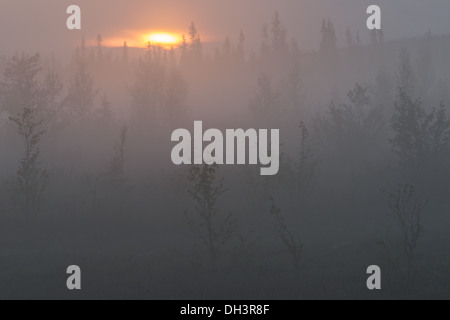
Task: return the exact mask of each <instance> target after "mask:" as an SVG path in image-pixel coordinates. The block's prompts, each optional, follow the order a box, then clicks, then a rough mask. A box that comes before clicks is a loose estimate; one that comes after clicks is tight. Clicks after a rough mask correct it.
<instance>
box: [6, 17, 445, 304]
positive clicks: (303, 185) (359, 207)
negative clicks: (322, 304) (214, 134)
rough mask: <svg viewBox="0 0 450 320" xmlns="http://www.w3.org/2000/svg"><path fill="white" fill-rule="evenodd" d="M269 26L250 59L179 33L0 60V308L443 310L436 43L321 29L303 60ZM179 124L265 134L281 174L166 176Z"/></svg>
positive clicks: (230, 43) (291, 38) (234, 46)
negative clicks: (254, 304) (128, 302)
mask: <svg viewBox="0 0 450 320" xmlns="http://www.w3.org/2000/svg"><path fill="white" fill-rule="evenodd" d="M267 20H268V21H267V23H266V24H264V26H262V28H261V39H260V47H259V48H258V49H257V50H255V49H252V48H250V47H249V46H248V45H247V39H246V33H245V30H242V31H241V32H240V33H239V34H234V35H231V36H230V37H226V38H225V39H224V40H223V42H222V44H221V45H220V46H217V48H216V49H215V50H206V48H205V44H204V42H203V41H202V37H201V34H202V31H201V30H198V29H197V27H196V24H195V23H194V22H193V23H192V24H191V25H190V26H187V28H186V29H187V30H186V35H185V36H183V42H182V43H181V45H180V46H178V47H173V48H172V49H167V48H163V47H160V46H155V45H152V44H150V43H149V45H148V47H147V48H146V49H136V48H132V47H128V46H127V43H126V42H124V45H123V47H119V48H112V47H107V46H104V45H103V44H102V36H101V35H99V36H98V37H97V39H96V42H97V45H95V46H92V45H87V44H86V43H87V42H86V40H92V39H85V38H84V37H80V41H79V44H78V45H77V47H76V48H73V51H72V55H71V57H69V58H63V57H58V56H55V55H53V56H44V55H41V54H40V53H37V52H17V53H16V54H14V55H2V56H0V150H1V152H0V163H1V166H0V298H1V299H14V298H30V299H38V298H50V299H52V298H64V299H73V298H80V299H81V298H83V299H84V298H93V299H111V298H114V299H117V298H119V299H122V298H123V299H136V298H137V299H383V298H389V299H392V298H394V299H395V298H399V299H419V298H438V299H443V298H446V299H448V298H450V287H449V286H448V283H449V281H450V273H449V268H450V256H449V254H448V252H449V249H450V248H449V246H450V235H449V233H448V226H449V223H450V215H449V212H450V210H449V209H450V201H449V191H450V161H449V159H450V118H449V106H450V90H449V89H450V86H449V85H450V83H449V80H450V64H448V56H449V55H450V35H433V34H432V33H431V32H424V34H423V35H422V36H417V37H412V38H405V39H397V40H389V41H386V40H385V35H384V30H372V31H368V30H366V31H364V32H366V33H367V32H369V33H370V35H369V37H367V38H369V39H370V41H364V40H362V39H363V38H364V39H365V38H366V37H365V35H364V36H363V35H362V34H360V33H359V32H355V31H354V30H351V29H348V30H347V31H346V32H340V31H339V32H338V31H337V30H335V27H334V24H333V21H332V20H331V19H324V20H323V22H322V23H318V24H317V28H316V32H317V34H318V38H319V39H321V40H320V43H318V45H317V48H316V49H315V50H311V51H304V50H300V49H299V45H298V43H297V41H296V40H295V30H287V28H286V27H285V25H284V24H283V20H282V17H281V16H280V15H278V14H277V13H274V14H273V16H272V17H268V19H267ZM344 31H345V30H344ZM386 32H387V31H386ZM340 34H345V41H344V42H345V45H344V46H338V35H340ZM195 121H203V122H204V125H205V127H208V128H218V129H219V130H222V132H225V131H226V130H227V129H229V128H243V129H246V128H256V129H269V130H270V129H279V130H280V131H279V134H280V137H279V138H280V163H279V171H278V174H276V175H270V176H264V175H261V174H260V169H261V168H260V166H259V165H258V166H254V165H253V166H252V165H248V164H247V165H244V164H243V165H226V166H218V165H209V164H203V165H175V164H174V163H173V162H172V161H171V151H172V148H173V147H174V146H175V144H174V143H173V142H172V141H171V135H172V132H173V131H174V130H176V129H178V128H188V130H191V128H192V127H193V124H194V122H195ZM266 151H267V150H266ZM447 210H449V211H447ZM70 265H78V266H80V268H81V270H82V277H83V278H82V279H83V280H82V281H83V290H81V291H80V292H70V291H68V290H67V288H66V287H65V283H66V279H67V275H66V273H65V271H66V268H67V267H68V266H70ZM371 265H378V266H380V268H381V270H382V279H383V280H382V281H383V282H382V290H380V291H376V292H375V291H369V290H367V287H366V280H367V274H366V269H367V267H368V266H371Z"/></svg>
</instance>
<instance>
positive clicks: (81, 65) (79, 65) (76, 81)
mask: <svg viewBox="0 0 450 320" xmlns="http://www.w3.org/2000/svg"><path fill="white" fill-rule="evenodd" d="M75 67H76V71H75V74H74V75H73V77H72V79H71V81H70V86H69V88H68V94H67V97H66V99H65V101H64V104H65V106H66V107H67V109H68V111H69V112H70V113H71V114H72V115H73V116H74V117H75V118H77V119H78V120H81V121H83V120H86V119H88V118H89V117H90V116H91V115H92V112H93V107H94V100H95V98H96V96H97V94H98V90H96V89H94V79H93V78H92V76H91V75H90V73H89V70H88V63H87V59H86V55H85V48H84V45H82V47H81V50H77V54H76V56H75Z"/></svg>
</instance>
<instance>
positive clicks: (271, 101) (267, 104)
mask: <svg viewBox="0 0 450 320" xmlns="http://www.w3.org/2000/svg"><path fill="white" fill-rule="evenodd" d="M279 106H280V93H279V92H278V91H277V90H275V89H274V88H273V86H272V82H271V81H270V79H269V78H268V77H267V76H266V75H262V76H260V77H259V78H258V82H257V88H256V96H255V98H254V99H252V100H251V101H250V105H249V107H250V110H251V111H252V112H253V114H254V116H255V118H256V119H257V120H267V119H269V118H270V117H271V116H272V115H274V114H275V112H277V111H279V110H278V108H279Z"/></svg>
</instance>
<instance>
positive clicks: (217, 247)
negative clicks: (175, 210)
mask: <svg viewBox="0 0 450 320" xmlns="http://www.w3.org/2000/svg"><path fill="white" fill-rule="evenodd" d="M217 170H218V166H217V165H203V166H192V167H191V169H190V170H189V176H188V184H187V187H186V189H187V192H188V194H189V196H190V198H191V199H192V200H193V202H194V204H195V213H193V214H191V213H189V211H188V210H186V211H185V215H186V218H187V222H188V225H189V228H190V230H191V232H192V234H193V235H194V236H195V237H196V238H197V239H198V240H199V241H200V244H201V246H202V247H203V249H204V250H206V252H207V254H208V256H209V258H210V260H211V264H212V268H213V270H214V271H215V270H217V259H218V256H219V253H220V251H221V249H222V248H223V247H224V245H225V244H226V243H227V242H228V241H229V240H230V239H231V237H232V236H233V234H234V233H235V230H236V221H235V219H234V217H233V214H232V213H229V214H227V215H221V214H220V210H219V208H218V207H217V201H218V200H219V198H220V197H221V196H222V195H223V194H224V192H225V188H224V185H223V178H222V179H219V178H218V177H217Z"/></svg>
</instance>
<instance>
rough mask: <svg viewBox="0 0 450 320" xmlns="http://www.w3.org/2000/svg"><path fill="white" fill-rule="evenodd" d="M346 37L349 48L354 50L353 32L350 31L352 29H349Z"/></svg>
mask: <svg viewBox="0 0 450 320" xmlns="http://www.w3.org/2000/svg"><path fill="white" fill-rule="evenodd" d="M345 37H346V39H347V47H348V48H353V45H354V43H353V36H352V31H351V30H350V28H347V31H346V33H345Z"/></svg>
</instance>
